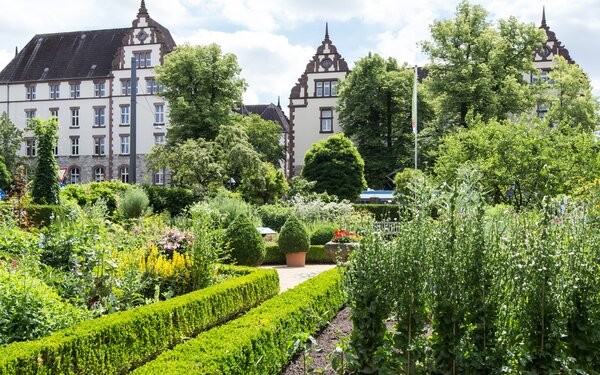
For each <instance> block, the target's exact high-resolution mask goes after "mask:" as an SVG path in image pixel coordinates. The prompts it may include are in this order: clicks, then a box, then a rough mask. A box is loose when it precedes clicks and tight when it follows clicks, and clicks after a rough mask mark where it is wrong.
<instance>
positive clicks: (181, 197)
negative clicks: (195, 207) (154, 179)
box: [142, 185, 200, 216]
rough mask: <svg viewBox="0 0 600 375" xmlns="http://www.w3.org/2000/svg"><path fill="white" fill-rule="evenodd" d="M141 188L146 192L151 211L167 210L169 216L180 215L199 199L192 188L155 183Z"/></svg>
mask: <svg viewBox="0 0 600 375" xmlns="http://www.w3.org/2000/svg"><path fill="white" fill-rule="evenodd" d="M142 188H143V189H144V190H145V191H146V194H148V199H149V200H150V207H152V211H153V212H157V213H158V212H169V213H170V214H171V216H177V215H180V214H181V213H183V212H184V210H185V209H186V208H187V207H189V206H191V205H192V204H194V203H196V202H197V201H198V200H200V196H199V195H198V194H197V193H195V192H194V191H193V190H192V189H185V188H178V187H173V188H171V187H166V186H157V185H143V186H142Z"/></svg>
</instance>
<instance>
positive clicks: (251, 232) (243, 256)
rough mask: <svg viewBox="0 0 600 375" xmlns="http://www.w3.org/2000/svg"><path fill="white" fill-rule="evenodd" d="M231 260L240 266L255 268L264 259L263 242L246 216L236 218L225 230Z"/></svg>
mask: <svg viewBox="0 0 600 375" xmlns="http://www.w3.org/2000/svg"><path fill="white" fill-rule="evenodd" d="M226 233H227V238H228V240H229V245H230V247H231V258H232V259H233V260H234V261H236V262H237V264H239V265H242V266H257V265H259V264H261V263H262V261H263V260H264V259H265V252H266V251H265V242H264V241H263V238H262V236H261V235H260V233H258V231H257V230H256V227H255V226H254V224H253V223H252V220H250V218H248V216H246V215H240V216H238V217H237V218H236V219H235V220H233V222H232V223H231V225H229V227H228V228H227V232H226Z"/></svg>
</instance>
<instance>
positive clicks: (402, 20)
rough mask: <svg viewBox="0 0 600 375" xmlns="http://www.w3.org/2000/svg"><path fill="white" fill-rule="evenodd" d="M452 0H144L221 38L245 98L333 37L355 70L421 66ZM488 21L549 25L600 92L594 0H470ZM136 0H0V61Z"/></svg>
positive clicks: (294, 72) (200, 40)
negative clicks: (379, 60)
mask: <svg viewBox="0 0 600 375" xmlns="http://www.w3.org/2000/svg"><path fill="white" fill-rule="evenodd" d="M458 2H459V0H410V1H407V0H362V1H361V0H329V1H323V0H303V1H297V0H146V7H147V9H148V12H149V14H150V17H152V18H153V19H154V20H156V21H158V22H159V23H161V24H162V25H163V26H165V27H167V28H168V29H169V30H170V31H171V34H172V35H173V38H174V39H175V41H176V42H177V44H184V43H189V44H191V45H198V44H209V43H213V42H214V43H217V44H219V45H220V46H221V47H222V49H223V51H224V52H226V53H234V54H236V55H237V57H238V62H239V65H240V66H241V68H242V73H241V75H242V77H243V78H245V79H246V80H247V82H248V90H247V91H246V93H245V94H244V102H245V103H246V104H258V103H264V104H266V103H271V102H272V103H277V99H278V97H281V104H282V106H283V107H286V106H287V104H288V102H289V99H288V98H289V95H290V90H291V88H292V87H293V86H294V84H295V83H296V81H297V80H298V78H299V77H300V76H301V75H302V73H303V72H304V70H305V68H306V64H307V63H308V62H309V60H310V59H311V58H312V56H313V55H314V54H315V52H316V49H317V47H318V46H319V45H320V44H321V42H322V40H323V37H324V32H325V23H326V22H328V23H329V34H330V39H331V40H332V41H333V43H334V44H335V45H336V47H337V49H338V52H339V53H340V54H341V55H342V56H343V57H344V58H345V59H346V61H347V62H348V63H349V65H350V68H351V69H352V67H353V65H354V62H355V61H357V60H358V59H360V58H361V57H363V56H365V55H367V54H368V53H369V52H374V53H378V54H380V55H382V56H384V57H394V58H396V59H397V60H398V61H399V62H407V63H408V64H409V65H415V64H418V65H423V64H425V63H426V62H427V57H426V56H425V55H423V54H422V53H421V51H420V47H419V46H418V42H419V41H423V40H426V39H428V38H429V26H430V25H431V23H432V22H433V21H434V20H436V19H450V18H453V15H454V12H455V9H456V6H457V4H458ZM471 2H472V3H476V4H480V5H482V6H484V7H485V8H486V9H487V10H488V12H489V19H490V20H491V21H492V22H495V21H497V20H498V19H504V18H508V17H510V16H515V17H516V18H517V19H519V20H520V21H522V22H527V23H531V22H532V23H534V24H535V25H536V26H539V25H540V23H541V16H542V7H543V6H545V7H546V20H547V23H548V25H549V26H550V29H551V30H552V31H554V32H555V33H556V35H557V37H558V39H559V40H561V41H562V43H563V45H564V46H566V48H567V49H568V50H569V52H570V53H571V57H572V58H573V59H574V60H575V61H576V62H577V63H578V64H579V65H580V66H581V67H582V68H583V70H584V71H585V72H586V73H587V74H588V75H589V76H590V78H591V79H592V85H593V86H594V94H595V95H596V96H600V0H510V1H505V0H495V1H493V0H471ZM139 5H140V1H139V0H50V1H49V0H0V10H1V11H0V66H1V67H2V68H3V67H4V66H6V64H8V62H10V60H11V59H12V58H13V57H14V54H15V47H17V48H19V50H20V49H21V48H23V47H24V46H25V45H26V44H27V42H28V41H29V40H30V39H31V38H32V37H33V36H34V35H35V34H42V33H53V32H64V31H77V30H94V29H109V28H121V27H129V26H130V25H131V22H132V20H133V19H134V18H135V15H136V14H137V10H138V8H139Z"/></svg>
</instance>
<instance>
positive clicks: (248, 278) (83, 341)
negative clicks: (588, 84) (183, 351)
mask: <svg viewBox="0 0 600 375" xmlns="http://www.w3.org/2000/svg"><path fill="white" fill-rule="evenodd" d="M224 268H225V270H226V271H227V272H231V270H232V269H233V270H236V271H237V272H239V273H241V274H243V276H241V277H237V278H234V279H232V280H228V281H226V282H224V283H222V284H219V285H215V286H212V287H209V288H206V289H202V290H198V291H196V292H192V293H189V294H186V295H184V296H180V297H175V298H173V299H170V300H167V301H163V302H157V303H155V304H152V305H148V306H142V307H139V308H135V309H132V310H129V311H124V312H117V313H114V314H111V315H107V316H104V317H101V318H99V319H95V320H90V321H85V322H83V323H81V324H78V325H76V326H73V327H71V328H67V329H64V330H61V331H58V332H56V333H54V334H53V335H51V336H48V337H45V338H43V339H40V340H36V341H27V342H19V343H14V344H11V345H8V346H6V347H4V348H0V374H118V373H124V372H127V371H128V370H130V369H132V368H134V367H136V366H139V365H140V364H141V363H144V362H145V361H147V360H148V359H150V358H152V357H153V356H156V355H157V354H159V353H161V352H162V351H164V350H166V349H168V348H170V347H172V346H173V345H175V344H177V343H179V342H181V341H182V340H183V339H185V338H187V337H193V336H194V335H196V334H198V332H201V331H203V330H206V329H208V328H210V327H213V326H215V325H217V324H221V323H223V322H226V321H228V320H230V319H231V318H232V317H234V316H236V315H237V314H239V313H241V312H243V311H246V310H248V309H250V308H252V307H254V306H256V305H258V304H259V303H261V302H263V301H264V300H266V299H268V298H271V297H272V296H274V295H276V294H277V293H278V292H279V279H278V276H277V273H276V272H275V271H274V270H261V269H251V268H243V267H231V266H228V267H224Z"/></svg>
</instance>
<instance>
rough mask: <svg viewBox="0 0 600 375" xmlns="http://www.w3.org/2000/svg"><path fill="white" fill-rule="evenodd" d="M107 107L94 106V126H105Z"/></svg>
mask: <svg viewBox="0 0 600 375" xmlns="http://www.w3.org/2000/svg"><path fill="white" fill-rule="evenodd" d="M104 112H105V107H94V126H95V127H98V128H103V127H104V126H105V125H106V124H105V122H104V120H105V118H104V117H105V116H104Z"/></svg>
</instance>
